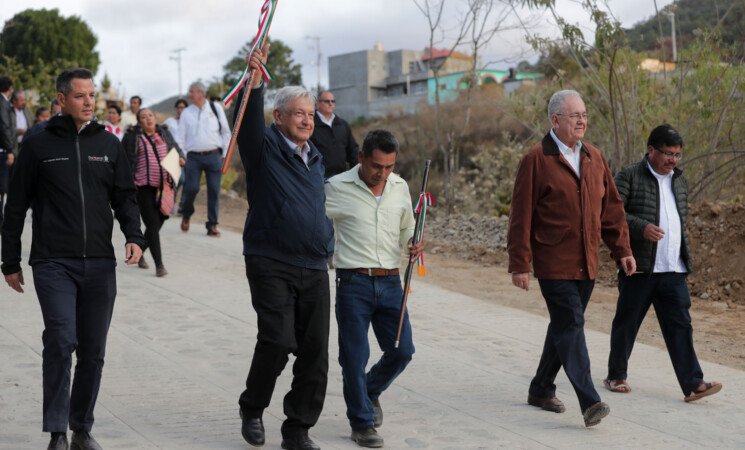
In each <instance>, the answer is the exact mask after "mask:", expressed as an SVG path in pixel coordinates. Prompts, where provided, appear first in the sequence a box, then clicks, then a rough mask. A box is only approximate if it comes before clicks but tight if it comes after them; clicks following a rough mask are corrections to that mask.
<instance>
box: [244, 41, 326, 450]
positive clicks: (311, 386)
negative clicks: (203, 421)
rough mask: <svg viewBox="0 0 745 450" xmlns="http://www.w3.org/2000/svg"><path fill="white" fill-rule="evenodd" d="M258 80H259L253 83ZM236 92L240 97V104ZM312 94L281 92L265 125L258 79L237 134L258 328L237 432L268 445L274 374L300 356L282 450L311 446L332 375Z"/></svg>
mask: <svg viewBox="0 0 745 450" xmlns="http://www.w3.org/2000/svg"><path fill="white" fill-rule="evenodd" d="M266 49H267V47H265V48H264V49H262V50H258V49H257V51H256V52H255V54H254V55H253V56H252V57H251V59H250V62H249V65H250V67H251V69H258V68H259V67H260V66H259V61H266V56H265V55H266ZM259 81H261V80H260V78H258V77H257V82H259ZM241 95H242V93H239V96H238V98H237V99H236V104H240V103H241ZM313 100H314V96H313V93H311V92H310V91H308V90H307V89H305V88H303V87H301V86H287V87H284V88H282V89H280V90H279V91H278V92H277V96H276V98H275V101H274V111H273V112H272V114H273V117H274V123H273V124H272V125H271V126H269V127H267V126H265V124H264V88H263V86H258V85H257V86H255V87H254V88H253V91H252V93H251V96H250V98H249V100H248V106H247V107H246V113H245V116H244V117H243V122H242V123H241V126H240V131H239V134H238V148H239V149H240V152H241V161H242V162H243V166H244V168H245V169H246V182H247V186H246V188H247V189H246V197H247V199H248V203H249V205H250V208H249V210H248V217H246V226H245V228H244V230H243V254H244V255H245V261H246V276H247V277H248V284H249V286H250V288H251V303H252V304H253V307H254V310H256V316H257V323H258V327H259V332H258V336H257V342H256V348H255V349H254V353H253V361H252V362H251V368H250V370H249V372H248V377H247V379H246V389H245V390H244V391H243V393H242V394H241V396H240V399H239V401H238V403H239V404H240V414H241V417H242V419H243V423H242V427H241V433H242V435H243V437H244V439H246V441H247V442H248V443H249V444H251V445H254V446H259V445H263V444H264V440H265V437H264V426H263V422H262V415H263V412H264V409H265V408H266V407H268V406H269V402H270V400H271V398H272V392H273V391H274V385H275V383H276V381H277V377H278V376H279V375H280V373H281V372H282V370H283V369H284V367H285V365H286V364H287V361H288V355H289V354H290V353H293V354H294V355H295V357H296V358H295V363H294V365H293V367H292V373H293V380H292V387H291V388H290V392H288V393H287V395H285V397H284V412H285V415H286V416H287V419H286V420H285V421H284V423H283V424H282V448H284V449H288V450H313V449H318V448H319V447H318V446H317V445H316V444H315V443H314V442H313V441H312V440H311V439H310V437H308V429H309V428H310V427H312V426H313V425H315V423H316V421H318V417H319V416H320V415H321V410H322V409H323V402H324V399H325V396H326V384H327V379H328V368H329V361H328V340H329V314H330V310H329V278H328V272H327V271H326V258H327V256H328V254H327V252H326V244H327V243H328V241H329V239H330V237H331V222H330V220H329V219H328V218H327V217H326V207H325V201H326V195H325V193H324V189H323V182H324V180H323V160H322V158H321V155H320V154H319V153H318V149H316V148H315V146H314V145H313V144H311V143H310V141H309V138H310V135H311V134H312V133H313V113H314V111H313Z"/></svg>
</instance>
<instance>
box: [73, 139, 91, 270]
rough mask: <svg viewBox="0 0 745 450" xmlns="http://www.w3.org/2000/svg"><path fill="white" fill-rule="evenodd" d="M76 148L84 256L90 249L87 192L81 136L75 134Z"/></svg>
mask: <svg viewBox="0 0 745 450" xmlns="http://www.w3.org/2000/svg"><path fill="white" fill-rule="evenodd" d="M75 150H76V151H77V152H78V186H79V187H80V200H81V203H82V213H83V258H85V254H86V251H87V249H88V229H87V226H86V223H85V193H84V192H83V163H82V158H81V156H80V136H79V135H78V136H75Z"/></svg>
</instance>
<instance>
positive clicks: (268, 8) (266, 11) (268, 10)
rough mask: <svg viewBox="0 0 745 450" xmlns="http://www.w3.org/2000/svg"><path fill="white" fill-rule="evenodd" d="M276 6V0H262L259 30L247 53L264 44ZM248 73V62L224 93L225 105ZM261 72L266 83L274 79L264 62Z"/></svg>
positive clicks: (244, 80)
mask: <svg viewBox="0 0 745 450" xmlns="http://www.w3.org/2000/svg"><path fill="white" fill-rule="evenodd" d="M276 8H277V0H266V1H265V2H264V5H263V6H262V7H261V15H260V16H259V31H258V33H256V37H255V38H254V43H253V45H252V46H251V51H249V52H248V53H249V55H253V54H254V51H255V50H256V49H257V48H261V46H263V45H264V41H265V40H266V36H267V33H268V32H269V25H270V24H271V23H272V18H273V17H274V10H275V9H276ZM249 58H250V57H249ZM248 73H249V72H248V64H246V67H245V68H244V69H243V73H241V76H240V77H238V81H236V82H235V84H234V85H233V87H231V88H230V90H229V91H228V92H227V93H225V95H224V96H223V98H222V99H221V101H222V102H223V103H224V104H225V106H227V105H228V103H230V101H231V100H233V97H235V95H236V94H237V93H238V91H239V90H240V89H241V86H243V84H244V83H245V82H246V76H247V75H248ZM261 74H262V75H263V76H264V79H265V80H266V81H267V83H268V82H270V81H271V80H273V79H274V75H272V73H271V72H270V71H269V69H267V67H266V66H265V65H264V64H262V65H261Z"/></svg>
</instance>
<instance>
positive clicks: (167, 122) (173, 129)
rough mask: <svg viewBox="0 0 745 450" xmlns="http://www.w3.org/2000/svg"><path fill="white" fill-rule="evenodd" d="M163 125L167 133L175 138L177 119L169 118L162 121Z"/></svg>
mask: <svg viewBox="0 0 745 450" xmlns="http://www.w3.org/2000/svg"><path fill="white" fill-rule="evenodd" d="M163 125H168V131H170V132H171V135H172V136H176V132H178V119H177V118H175V117H169V118H167V119H166V120H165V121H163Z"/></svg>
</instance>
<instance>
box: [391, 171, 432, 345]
mask: <svg viewBox="0 0 745 450" xmlns="http://www.w3.org/2000/svg"><path fill="white" fill-rule="evenodd" d="M430 163H431V161H430V160H427V162H426V163H425V165H424V180H422V193H421V194H419V204H421V205H422V206H421V209H420V211H419V213H418V214H417V216H416V224H415V225H414V236H413V237H412V238H411V243H412V244H414V245H416V244H418V243H419V242H420V241H421V240H422V232H423V231H424V216H425V215H426V214H425V211H426V210H427V207H426V205H425V204H424V203H425V202H426V201H427V199H426V197H427V180H428V179H429V165H430ZM416 260H417V258H415V257H414V255H411V254H410V255H409V265H408V266H407V267H406V272H405V273H404V295H403V298H402V299H401V314H400V316H399V318H398V331H397V332H396V342H395V344H394V347H395V348H398V344H399V341H400V340H401V331H402V330H403V327H404V316H405V315H406V300H408V298H409V287H410V286H411V272H412V269H413V268H414V262H415V261H416Z"/></svg>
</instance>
